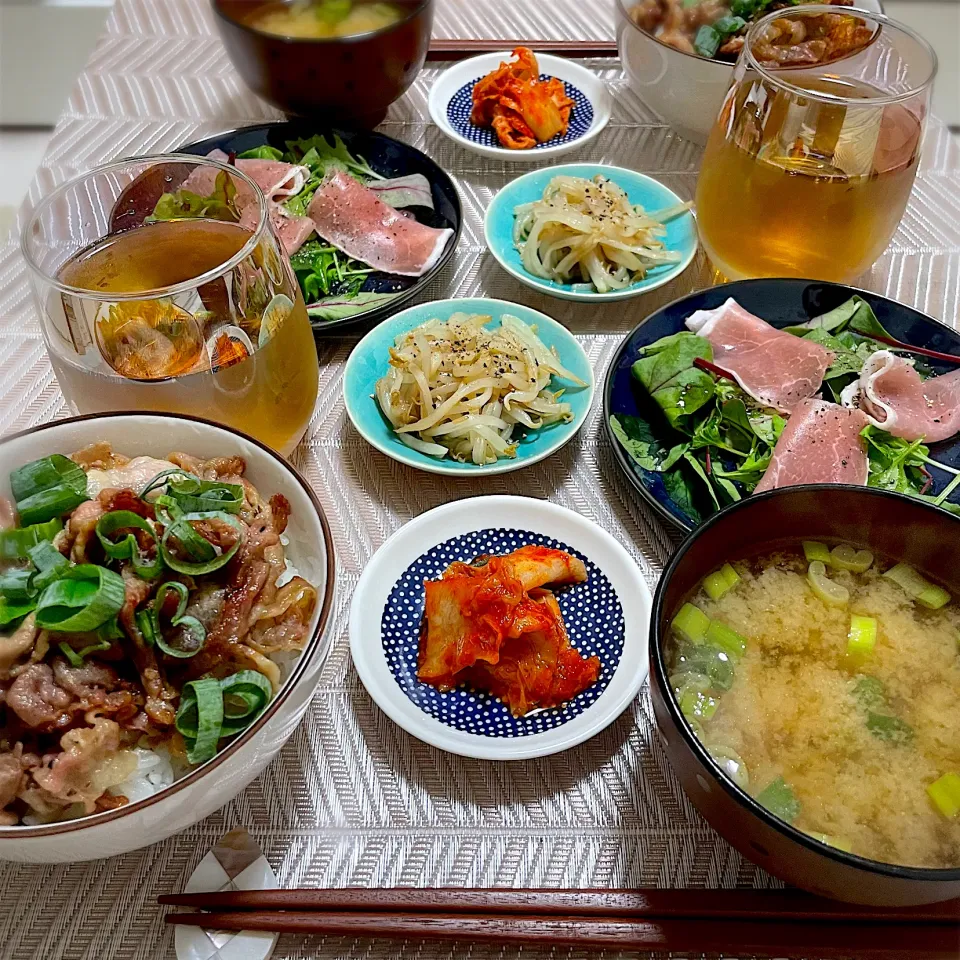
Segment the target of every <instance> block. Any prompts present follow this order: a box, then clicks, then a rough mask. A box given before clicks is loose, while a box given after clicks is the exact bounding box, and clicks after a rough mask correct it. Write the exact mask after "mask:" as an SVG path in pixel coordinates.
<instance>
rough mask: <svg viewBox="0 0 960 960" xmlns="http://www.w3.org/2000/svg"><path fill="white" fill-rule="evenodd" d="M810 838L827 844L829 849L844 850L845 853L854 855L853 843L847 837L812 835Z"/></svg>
mask: <svg viewBox="0 0 960 960" xmlns="http://www.w3.org/2000/svg"><path fill="white" fill-rule="evenodd" d="M809 836H811V837H813V839H814V840H818V841H819V842H820V843H825V844H826V845H827V846H828V847H833V848H834V849H836V850H842V851H843V852H844V853H853V842H852V841H851V840H848V839H847V838H846V837H835V836H833V835H832V834H829V833H811V834H809Z"/></svg>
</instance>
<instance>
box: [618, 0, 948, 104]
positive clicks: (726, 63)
mask: <svg viewBox="0 0 960 960" xmlns="http://www.w3.org/2000/svg"><path fill="white" fill-rule="evenodd" d="M616 3H617V6H618V7H619V8H620V12H621V14H623V19H624V21H625V22H626V23H627V24H628V25H629V26H630V27H631V28H632V29H633V30H635V31H636V32H637V33H639V34H640V36H642V37H646V38H647V39H648V40H652V41H653V42H654V43H656V44H658V45H659V46H661V47H663V48H665V49H666V50H670V51H672V52H673V53H678V54H680V56H682V57H690V59H691V60H699V61H700V62H701V63H710V64H715V65H716V66H717V67H718V68H719V69H721V70H725V71H728V72H732V71H733V68H734V67H735V66H736V60H717V59H715V58H714V57H703V56H701V55H700V54H699V53H690V52H689V51H687V50H681V49H680V48H679V47H674V46H671V44H669V43H664V42H663V41H662V40H661V39H660V38H659V37H656V36H654V35H653V34H652V33H648V32H647V31H646V30H644V29H643V27H641V26H640V24H639V23H637V21H636V20H634V19H633V17H631V16H630V8H631V7H632V6H634V5H635V4H636V0H616ZM877 6H878V7H879V10H871V9H870V8H869V7H858V6H853V7H843V8H842V9H843V11H844V12H846V11H849V10H856V11H857V12H860V13H867V14H870V16H871V17H879V18H882V19H883V20H884V21H886V22H888V23H890V24H892V25H893V26H895V27H898V28H901V29H902V30H903V31H904V33H908V34H910V36H911V37H912V38H913V39H914V40H917V41H919V42H920V43H921V45H922V46H924V47H928V48H929V49H930V52H931V53H933V52H934V51H933V48H932V47H930V44H929V43H927V41H926V40H924V39H923V38H922V37H921V36H920V35H919V34H917V33H915V32H914V31H913V30H911V29H910V28H909V27H905V26H904V25H903V24H902V23H899V22H897V21H896V20H891V19H890V18H889V17H887V16H885V15H884V13H883V7H882V3H881V0H877ZM795 9H796V8H795V7H791V8H789V9H788V10H774V11H772V12H771V13H768V14H765V15H764V16H763V17H761V18H760V20H765V19H767V18H768V17H769V18H770V19H771V20H775V19H777V14H779V15H780V16H781V17H782V16H783V15H784V13H785V12H786V13H790V12H793V11H794V10H795ZM825 12H827V13H836V12H837V11H836V8H830V9H827V10H825ZM760 20H754V21H753V22H752V23H751V24H750V29H751V30H752V29H753V27H754V26H755V25H756V24H757V23H759V22H760ZM748 32H749V31H748ZM871 42H872V41H871ZM838 59H840V60H842V59H844V58H843V57H840V58H838ZM830 62H831V63H836V62H837V61H836V60H831V61H830ZM751 66H754V61H753V60H752V58H751ZM707 69H713V68H712V67H708V68H707ZM781 69H782V70H791V69H803V66H802V65H801V66H800V67H783V68H781ZM760 72H761V73H763V75H764V76H772V78H773V79H774V81H775V82H777V83H780V81H779V79H777V77H778V74H776V73H771V74H768V73H767V71H765V70H763V69H762V68H761V70H760ZM935 75H936V54H934V70H933V73H932V74H931V76H930V79H929V80H928V81H927V84H926V85H927V86H929V84H930V83H932V82H933V77H934V76H935ZM784 85H785V86H789V84H784ZM800 89H802V88H800ZM804 96H810V91H809V90H807V91H804ZM911 96H916V93H913V94H911ZM824 99H836V98H830V95H829V94H825V95H824ZM874 102H884V101H874V100H873V99H871V103H874ZM891 102H895V101H891Z"/></svg>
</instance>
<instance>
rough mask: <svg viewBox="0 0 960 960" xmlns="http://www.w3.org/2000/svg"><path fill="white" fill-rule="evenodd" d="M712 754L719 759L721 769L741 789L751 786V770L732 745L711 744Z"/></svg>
mask: <svg viewBox="0 0 960 960" xmlns="http://www.w3.org/2000/svg"><path fill="white" fill-rule="evenodd" d="M707 751H708V752H709V753H710V756H711V757H713V759H714V760H716V761H717V765H718V766H719V767H720V769H721V770H722V771H723V772H724V773H725V774H726V775H727V776H728V777H729V778H730V779H731V780H732V781H733V782H734V783H735V784H736V785H737V786H738V787H740V788H741V789H743V790H746V789H747V787H749V786H750V772H749V771H748V770H747V765H746V764H745V763H744V762H743V757H741V756H740V754H739V753H737V751H736V750H734V749H733V748H732V747H727V746H719V745H717V744H711V745H710V746H708V747H707Z"/></svg>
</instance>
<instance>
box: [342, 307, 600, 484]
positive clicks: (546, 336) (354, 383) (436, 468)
mask: <svg viewBox="0 0 960 960" xmlns="http://www.w3.org/2000/svg"><path fill="white" fill-rule="evenodd" d="M455 313H470V314H477V313H479V314H483V315H489V316H490V317H491V318H492V319H491V322H490V326H492V327H497V326H499V325H500V318H501V317H502V316H503V315H504V314H510V315H512V316H514V317H517V318H518V319H519V320H522V321H523V322H524V323H526V324H529V325H531V326H536V328H537V336H539V337H540V339H541V340H542V341H543V342H544V343H545V344H546V346H547V347H552V348H555V349H556V351H557V353H558V355H559V357H560V362H561V363H562V364H563V365H564V366H565V367H566V368H567V369H568V370H569V371H570V372H571V373H573V374H575V375H576V376H578V377H579V378H580V379H581V380H583V381H584V382H585V383H586V386H585V387H578V386H577V385H576V384H573V383H568V382H566V381H564V380H561V379H559V378H557V377H554V379H553V383H554V384H556V385H559V386H561V387H563V389H564V394H563V398H564V400H566V401H567V402H568V403H569V404H570V405H571V406H572V407H573V420H572V421H571V422H570V423H554V424H551V425H550V426H548V427H543V428H542V429H540V430H536V431H529V432H527V433H525V434H521V439H520V441H519V445H518V449H517V456H516V457H514V458H511V459H503V460H498V461H497V462H496V463H491V464H487V465H486V466H482V467H481V466H477V465H476V464H474V463H459V462H458V461H456V460H453V459H449V458H446V459H443V460H438V459H437V458H436V457H430V456H427V454H425V453H420V452H419V451H418V450H413V449H411V448H410V447H408V446H406V445H405V444H403V443H401V441H400V440H399V439H398V438H397V436H396V434H395V433H394V432H393V428H392V427H391V426H390V423H389V421H388V420H387V418H386V417H385V416H384V415H383V414H382V413H381V411H380V405H379V404H378V403H377V400H376V396H375V387H376V383H377V380H379V379H380V378H381V377H382V376H383V375H384V373H386V371H387V367H388V365H389V364H388V358H389V352H390V347H392V346H393V344H394V341H395V340H396V338H397V337H398V336H399V335H400V334H403V333H406V332H407V331H408V330H412V329H413V328H414V327H418V326H420V325H421V324H423V323H426V322H427V321H428V320H432V319H437V320H448V319H449V318H450V317H451V316H452V315H453V314H455ZM593 391H594V379H593V368H592V367H591V366H590V361H589V360H588V359H587V355H586V354H585V353H584V352H583V347H581V346H580V344H579V343H578V342H577V339H576V337H574V336H573V334H572V333H570V331H569V330H567V328H566V327H564V326H563V325H561V324H559V323H557V321H556V320H553V319H551V318H550V317H548V316H547V315H546V314H543V313H540V312H539V311H538V310H532V309H531V308H530V307H525V306H523V305H522V304H519V303H509V302H508V301H506V300H490V299H487V298H485V297H475V298H470V299H465V300H434V301H431V302H428V303H421V304H417V306H415V307H410V308H409V309H407V310H404V311H402V312H401V313H398V314H396V315H395V316H393V317H391V318H390V319H389V320H385V321H384V322H383V323H381V324H379V325H378V326H376V327H374V328H373V329H372V330H371V331H370V332H369V333H368V334H367V335H366V336H365V337H364V338H363V339H362V340H361V341H360V343H358V344H357V346H356V347H354V349H353V352H352V353H351V354H350V358H349V360H347V367H346V370H345V371H344V375H343V401H344V404H345V405H346V408H347V416H349V417H350V420H351V421H352V422H353V425H354V426H355V427H356V428H357V431H358V432H359V434H360V435H361V436H362V437H363V438H364V440H366V441H367V442H368V443H370V444H371V445H372V446H374V447H376V448H377V449H378V450H379V451H380V452H381V453H385V454H386V455H387V456H388V457H392V458H393V459H394V460H397V461H398V462H400V463H403V464H406V465H407V466H408V467H416V468H417V469H418V470H425V471H427V472H428V473H439V474H443V475H445V476H452V477H470V476H477V477H480V476H491V475H493V474H496V473H509V472H510V471H512V470H519V469H521V468H522V467H526V466H529V465H530V464H531V463H537V462H538V461H540V460H543V459H544V458H546V457H549V456H550V455H551V454H553V453H556V451H557V450H559V449H560V448H561V447H562V446H563V445H564V444H565V443H567V442H568V441H570V440H571V439H573V437H574V435H575V434H576V432H577V431H578V430H579V429H580V428H581V427H582V426H583V424H584V422H585V420H586V418H587V414H588V412H589V410H590V404H591V403H592V402H593Z"/></svg>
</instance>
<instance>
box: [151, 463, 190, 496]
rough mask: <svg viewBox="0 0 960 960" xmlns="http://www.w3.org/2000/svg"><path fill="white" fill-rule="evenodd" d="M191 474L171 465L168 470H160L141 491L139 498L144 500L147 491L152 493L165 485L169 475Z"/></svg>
mask: <svg viewBox="0 0 960 960" xmlns="http://www.w3.org/2000/svg"><path fill="white" fill-rule="evenodd" d="M187 476H192V474H188V473H187V471H186V470H181V469H180V468H179V467H172V468H171V469H169V470H161V471H160V473H158V474H157V475H156V476H155V477H154V478H153V479H152V480H151V481H150V482H149V483H148V484H147V485H146V486H145V487H144V488H143V489H142V490H141V491H140V499H141V500H146V499H147V494H148V493H153V491H154V490H159V489H160V488H161V487H165V486H166V485H167V483H168V481H169V479H170V477H187Z"/></svg>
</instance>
